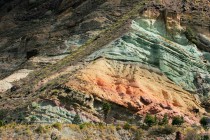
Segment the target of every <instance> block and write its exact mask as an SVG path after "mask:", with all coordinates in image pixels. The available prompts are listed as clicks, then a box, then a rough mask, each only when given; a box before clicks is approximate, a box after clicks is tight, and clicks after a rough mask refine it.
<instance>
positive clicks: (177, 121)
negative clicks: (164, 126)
mask: <svg viewBox="0 0 210 140" xmlns="http://www.w3.org/2000/svg"><path fill="white" fill-rule="evenodd" d="M183 123H184V118H183V117H180V116H175V117H174V118H173V120H172V125H182V124H183Z"/></svg>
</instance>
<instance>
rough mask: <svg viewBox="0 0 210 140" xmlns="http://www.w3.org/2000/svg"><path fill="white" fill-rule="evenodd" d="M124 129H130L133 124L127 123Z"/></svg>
mask: <svg viewBox="0 0 210 140" xmlns="http://www.w3.org/2000/svg"><path fill="white" fill-rule="evenodd" d="M123 129H125V130H130V129H131V125H130V124H129V123H127V122H126V123H125V124H124V126H123Z"/></svg>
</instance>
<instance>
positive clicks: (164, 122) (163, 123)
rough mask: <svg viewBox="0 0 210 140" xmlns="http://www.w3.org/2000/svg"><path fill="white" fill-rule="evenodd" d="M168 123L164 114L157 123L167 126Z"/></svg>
mask: <svg viewBox="0 0 210 140" xmlns="http://www.w3.org/2000/svg"><path fill="white" fill-rule="evenodd" d="M168 122H169V120H168V115H167V114H165V115H164V116H163V119H162V120H161V121H160V122H159V125H167V124H168Z"/></svg>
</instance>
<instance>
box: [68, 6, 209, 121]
mask: <svg viewBox="0 0 210 140" xmlns="http://www.w3.org/2000/svg"><path fill="white" fill-rule="evenodd" d="M185 34H186V28H184V27H182V26H181V25H180V16H179V15H178V14H176V13H170V12H168V13H167V11H164V12H159V11H158V10H154V9H149V10H146V11H144V12H143V13H142V15H141V17H140V18H137V19H135V20H133V21H131V23H130V30H129V32H127V33H125V34H123V35H122V36H121V37H120V38H118V39H116V40H114V41H113V42H111V43H109V44H108V45H106V46H105V47H104V48H103V49H101V50H99V51H97V52H95V53H93V54H92V55H90V56H89V57H88V58H87V59H86V61H87V62H90V64H88V65H87V67H85V68H83V69H82V70H81V71H78V72H77V74H76V75H74V76H72V77H71V78H70V79H69V82H68V83H67V84H66V85H67V86H69V87H71V88H73V89H76V90H79V91H82V92H84V93H88V94H93V95H94V96H98V97H100V98H103V99H105V100H108V101H110V102H114V103H117V104H120V105H123V106H125V107H126V108H129V109H131V110H134V111H135V112H136V113H137V114H142V115H143V114H145V113H146V112H150V113H152V114H158V115H160V116H163V114H165V113H166V114H169V116H171V117H172V116H175V115H182V116H185V119H186V121H188V122H189V123H193V122H197V121H198V120H197V118H196V117H195V114H194V113H193V111H192V110H193V109H196V108H199V110H200V112H204V110H202V109H201V108H200V102H199V101H198V100H196V98H195V97H194V95H193V94H190V93H189V92H187V91H185V90H189V91H193V92H197V93H200V94H204V95H206V94H208V90H209V80H208V79H209V78H208V77H209V69H208V67H209V62H208V60H207V59H205V57H204V56H206V55H207V54H208V52H203V51H201V50H199V49H198V48H197V46H196V45H195V44H193V43H191V42H190V41H189V40H188V39H187V37H186V35H185ZM204 36H205V35H204ZM205 37H206V36H205ZM206 40H209V39H208V37H206ZM101 57H102V58H101ZM91 61H93V62H91ZM184 89H185V90H184Z"/></svg>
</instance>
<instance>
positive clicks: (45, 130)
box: [35, 125, 47, 133]
mask: <svg viewBox="0 0 210 140" xmlns="http://www.w3.org/2000/svg"><path fill="white" fill-rule="evenodd" d="M35 131H36V132H37V133H46V132H47V129H46V128H45V127H44V126H42V125H39V126H38V127H37V128H36V130H35Z"/></svg>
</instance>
